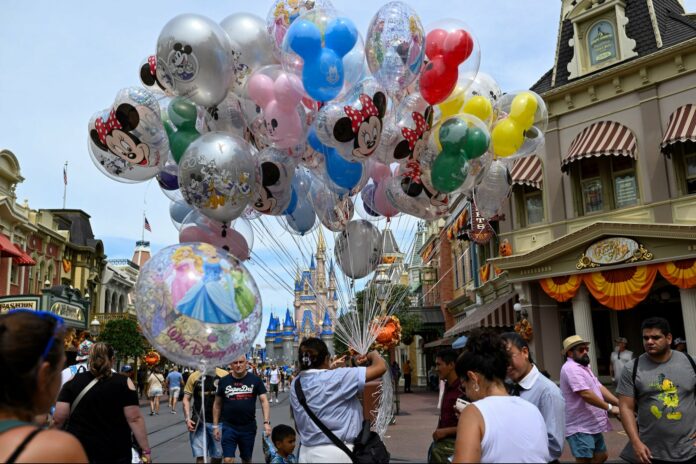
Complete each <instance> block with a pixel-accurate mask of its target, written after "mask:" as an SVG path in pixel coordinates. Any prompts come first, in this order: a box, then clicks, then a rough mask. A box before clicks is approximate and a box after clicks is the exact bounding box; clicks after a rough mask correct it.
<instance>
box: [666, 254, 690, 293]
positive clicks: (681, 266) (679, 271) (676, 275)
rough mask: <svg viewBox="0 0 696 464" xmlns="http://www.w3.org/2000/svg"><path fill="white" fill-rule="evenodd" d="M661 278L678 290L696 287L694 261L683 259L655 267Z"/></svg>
mask: <svg viewBox="0 0 696 464" xmlns="http://www.w3.org/2000/svg"><path fill="white" fill-rule="evenodd" d="M657 270H658V271H660V274H662V277H664V278H665V279H666V280H667V282H669V283H670V284H672V285H676V286H677V287H679V288H693V287H696V259H683V260H681V261H671V262H668V263H662V264H658V265H657Z"/></svg>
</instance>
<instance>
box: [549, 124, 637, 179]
mask: <svg viewBox="0 0 696 464" xmlns="http://www.w3.org/2000/svg"><path fill="white" fill-rule="evenodd" d="M635 152H636V137H635V136H634V135H633V132H631V130H630V129H629V128H628V127H626V126H624V125H622V124H619V123H618V122H614V121H601V122H597V123H594V124H592V125H591V126H588V127H586V128H585V129H584V130H583V131H582V132H580V134H578V136H577V137H575V139H574V140H573V142H572V143H571V144H570V149H569V150H568V153H567V154H566V155H565V156H564V157H563V162H562V163H561V170H563V171H566V170H567V169H568V167H569V166H570V164H571V163H573V162H575V161H578V160H580V159H583V158H590V157H592V156H609V155H613V156H629V157H631V158H633V159H635Z"/></svg>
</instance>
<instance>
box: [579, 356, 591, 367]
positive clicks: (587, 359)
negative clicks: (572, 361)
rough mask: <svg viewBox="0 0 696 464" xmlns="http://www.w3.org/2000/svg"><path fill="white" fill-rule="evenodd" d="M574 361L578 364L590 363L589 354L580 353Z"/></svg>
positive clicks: (587, 364) (586, 364) (585, 364)
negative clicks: (580, 355) (578, 357)
mask: <svg viewBox="0 0 696 464" xmlns="http://www.w3.org/2000/svg"><path fill="white" fill-rule="evenodd" d="M576 361H577V362H578V364H581V365H583V366H589V365H590V356H589V355H586V354H584V355H582V357H580V359H576Z"/></svg>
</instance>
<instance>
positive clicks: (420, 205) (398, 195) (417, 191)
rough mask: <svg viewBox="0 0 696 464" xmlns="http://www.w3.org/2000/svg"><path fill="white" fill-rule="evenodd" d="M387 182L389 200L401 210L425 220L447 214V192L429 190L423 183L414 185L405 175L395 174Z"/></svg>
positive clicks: (386, 190) (386, 191) (386, 189)
mask: <svg viewBox="0 0 696 464" xmlns="http://www.w3.org/2000/svg"><path fill="white" fill-rule="evenodd" d="M385 182H386V183H387V184H386V187H385V194H386V197H387V200H388V201H389V202H390V203H391V204H392V206H394V208H396V209H398V210H399V211H401V212H403V213H406V214H409V215H411V216H413V217H417V218H420V219H425V220H432V219H437V218H441V217H445V216H447V214H448V207H447V205H448V203H449V197H448V196H447V195H446V194H444V193H440V192H435V191H429V190H427V189H426V188H425V186H423V185H422V184H421V185H419V186H414V185H413V182H412V181H410V180H408V178H405V177H399V176H394V177H391V178H390V179H388V180H386V181H385ZM414 187H415V188H414Z"/></svg>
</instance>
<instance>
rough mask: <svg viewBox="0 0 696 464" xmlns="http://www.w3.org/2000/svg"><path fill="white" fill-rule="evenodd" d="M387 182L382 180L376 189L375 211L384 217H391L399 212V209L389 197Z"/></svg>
mask: <svg viewBox="0 0 696 464" xmlns="http://www.w3.org/2000/svg"><path fill="white" fill-rule="evenodd" d="M387 184H388V183H387V182H380V183H379V184H377V188H376V189H375V211H376V212H378V213H379V214H381V215H382V216H384V217H387V218H391V217H394V216H396V215H397V214H399V210H398V209H396V208H395V207H394V205H392V204H391V202H390V201H389V200H388V199H387Z"/></svg>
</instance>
